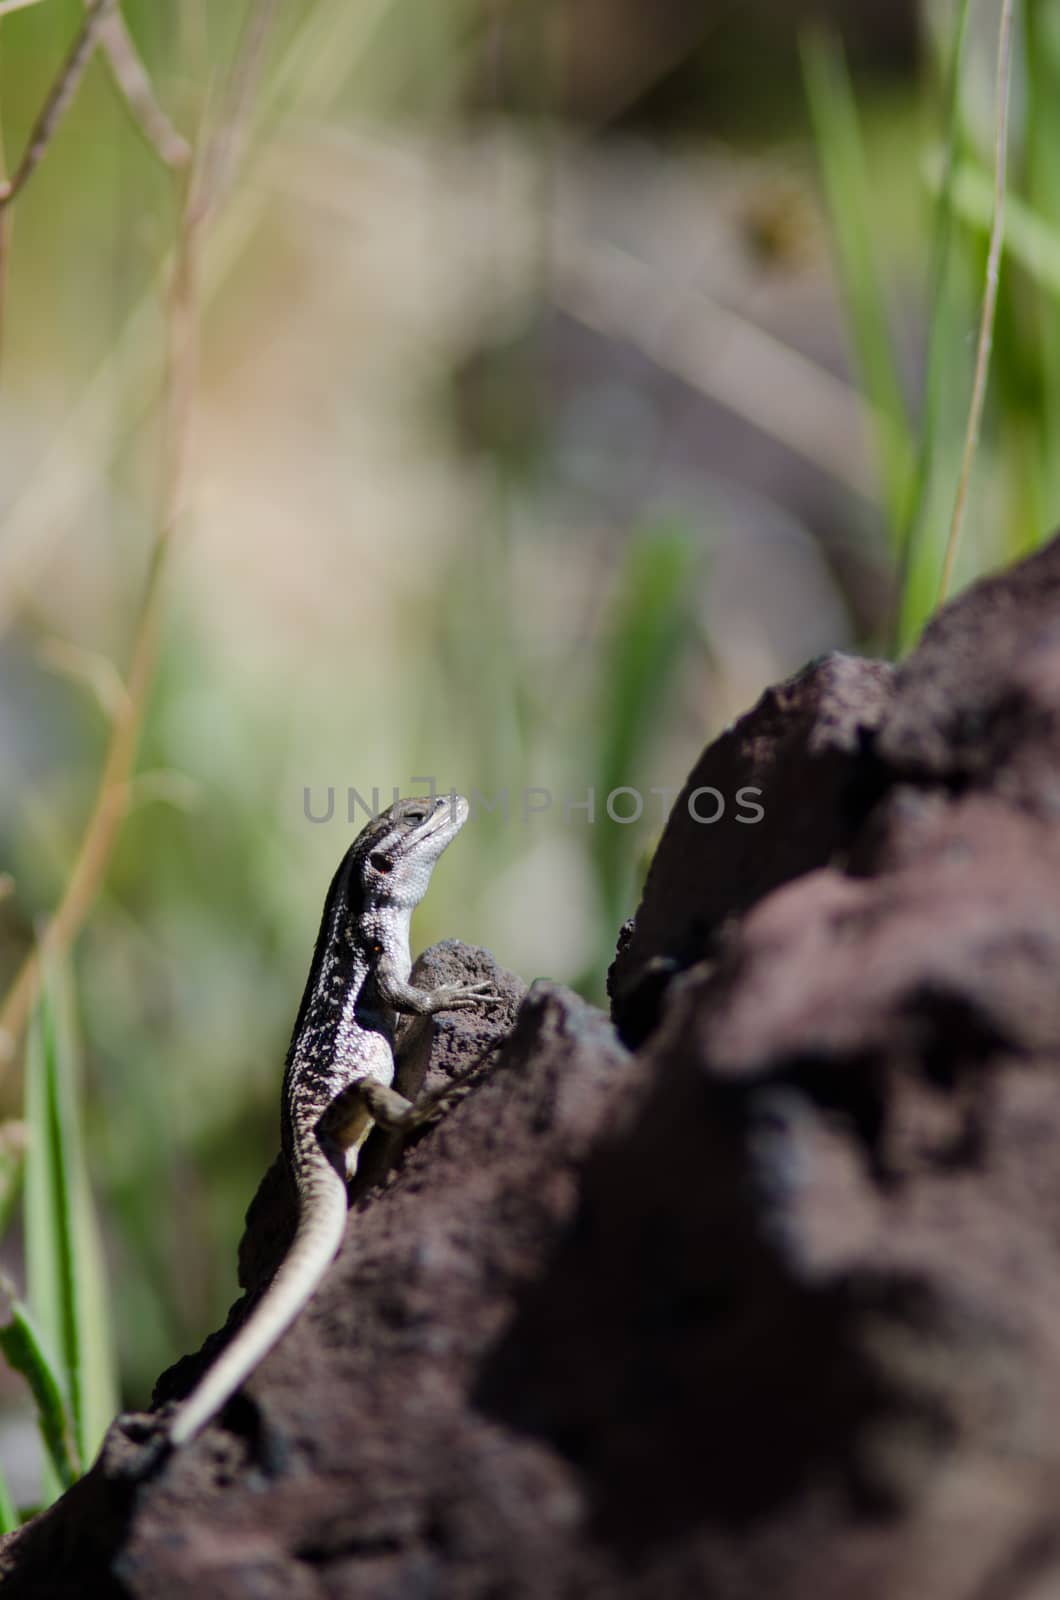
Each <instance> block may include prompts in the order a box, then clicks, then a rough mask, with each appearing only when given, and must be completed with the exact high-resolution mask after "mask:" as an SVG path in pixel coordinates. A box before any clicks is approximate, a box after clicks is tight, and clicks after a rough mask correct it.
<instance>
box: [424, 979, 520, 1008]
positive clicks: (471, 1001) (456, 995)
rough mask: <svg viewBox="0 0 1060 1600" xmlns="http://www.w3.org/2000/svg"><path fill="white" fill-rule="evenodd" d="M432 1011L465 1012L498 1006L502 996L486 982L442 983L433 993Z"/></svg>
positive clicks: (502, 1002) (502, 998)
mask: <svg viewBox="0 0 1060 1600" xmlns="http://www.w3.org/2000/svg"><path fill="white" fill-rule="evenodd" d="M431 999H432V1002H433V1004H432V1006H431V1009H432V1011H466V1010H467V1009H469V1007H471V1006H499V1005H503V1004H504V996H503V995H500V994H497V992H496V990H495V989H494V988H493V987H492V985H491V984H490V983H489V982H488V981H485V980H484V981H483V982H482V983H443V984H441V985H440V986H439V988H437V989H435V990H434V991H433V994H432V996H431Z"/></svg>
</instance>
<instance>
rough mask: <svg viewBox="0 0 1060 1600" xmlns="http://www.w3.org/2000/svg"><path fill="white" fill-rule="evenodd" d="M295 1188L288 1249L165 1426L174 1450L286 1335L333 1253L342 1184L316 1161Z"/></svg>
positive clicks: (342, 1215)
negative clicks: (294, 1223)
mask: <svg viewBox="0 0 1060 1600" xmlns="http://www.w3.org/2000/svg"><path fill="white" fill-rule="evenodd" d="M300 1187H301V1213H300V1216H299V1221H298V1227H297V1230H296V1232H295V1236H294V1239H293V1240H292V1242H291V1247H290V1249H289V1250H288V1252H287V1254H286V1255H285V1256H284V1258H283V1261H282V1262H281V1263H280V1266H279V1268H278V1269H277V1272H276V1276H275V1277H274V1278H273V1280H272V1282H271V1283H270V1284H269V1287H268V1288H267V1289H266V1291H265V1294H264V1295H263V1297H262V1298H261V1299H260V1300H259V1301H258V1303H257V1305H256V1306H255V1307H254V1310H253V1311H252V1312H251V1314H250V1316H249V1318H248V1319H247V1321H246V1322H245V1323H244V1324H243V1326H242V1327H241V1328H240V1329H239V1332H238V1333H237V1334H236V1335H235V1336H234V1337H233V1338H232V1339H231V1340H230V1341H229V1342H228V1344H227V1345H226V1346H225V1348H224V1349H223V1350H222V1351H221V1354H220V1355H219V1356H218V1358H217V1360H216V1361H215V1362H214V1363H213V1366H211V1367H209V1368H208V1369H207V1371H206V1372H205V1373H204V1374H203V1376H202V1378H201V1379H200V1380H199V1382H198V1384H197V1385H196V1387H195V1388H194V1389H193V1390H192V1391H191V1394H190V1395H188V1397H187V1399H186V1400H185V1401H183V1403H182V1404H181V1405H180V1406H179V1407H178V1409H177V1411H176V1413H175V1415H174V1417H173V1420H172V1422H171V1424H170V1427H169V1443H170V1444H171V1445H172V1446H174V1447H176V1446H177V1445H181V1444H186V1443H187V1441H188V1440H189V1439H193V1438H194V1437H195V1435H196V1434H197V1433H198V1432H199V1431H200V1429H202V1428H204V1427H205V1426H206V1424H207V1423H208V1422H209V1421H210V1419H211V1417H214V1416H216V1414H217V1412H218V1411H220V1409H221V1407H222V1406H223V1405H224V1404H225V1403H226V1401H228V1400H230V1399H231V1397H232V1395H233V1394H235V1392H236V1390H237V1389H238V1388H239V1387H240V1385H241V1384H243V1383H244V1382H245V1380H246V1379H247V1378H248V1377H249V1376H250V1374H251V1373H252V1372H253V1370H254V1368H255V1367H256V1366H257V1364H258V1362H259V1361H261V1360H262V1359H263V1358H264V1357H265V1356H266V1355H267V1354H268V1353H269V1351H270V1350H271V1349H272V1347H273V1345H274V1344H275V1343H276V1342H277V1340H278V1339H279V1338H280V1337H281V1335H282V1334H284V1333H286V1331H287V1329H288V1328H289V1327H290V1326H291V1323H292V1322H293V1321H294V1319H295V1318H296V1317H297V1315H298V1313H299V1312H300V1311H301V1309H302V1307H303V1306H304V1305H305V1303H306V1301H307V1300H308V1299H309V1298H310V1296H311V1295H312V1293H313V1291H314V1290H315V1289H316V1287H317V1284H318V1283H319V1282H320V1280H321V1278H323V1276H324V1274H325V1272H326V1271H327V1269H328V1267H329V1266H330V1265H331V1263H332V1261H333V1260H334V1258H335V1256H336V1255H337V1254H338V1250H339V1246H340V1245H341V1243H342V1237H343V1234H344V1232H345V1230H346V1184H345V1182H344V1181H343V1179H342V1178H341V1177H340V1176H339V1174H338V1173H337V1172H336V1171H335V1169H334V1167H332V1166H331V1165H330V1164H329V1163H327V1162H326V1161H324V1160H323V1159H321V1160H319V1161H315V1162H314V1163H313V1166H312V1169H311V1171H310V1172H309V1173H307V1174H306V1177H305V1179H304V1181H303V1183H302V1185H301V1186H300Z"/></svg>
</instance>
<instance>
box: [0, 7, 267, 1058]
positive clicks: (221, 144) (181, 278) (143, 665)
mask: <svg viewBox="0 0 1060 1600" xmlns="http://www.w3.org/2000/svg"><path fill="white" fill-rule="evenodd" d="M104 3H106V0H104ZM275 7H276V0H260V3H259V6H258V8H257V13H258V15H257V18H256V19H255V20H254V21H252V22H251V23H250V24H249V25H248V27H247V29H246V31H245V33H244V41H243V45H242V47H241V50H240V59H238V60H237V62H236V65H235V69H234V72H233V77H232V83H233V86H234V92H233V96H232V99H231V101H230V106H229V116H227V117H226V118H224V119H223V121H222V124H221V126H220V128H219V129H218V131H217V133H216V135H215V137H214V138H213V139H212V140H211V141H210V144H209V147H208V149H207V150H206V151H205V153H204V154H203V157H202V159H201V161H200V160H193V163H192V166H191V169H190V171H189V173H188V175H187V178H186V180H185V184H184V204H183V208H182V214H181V221H180V226H179V229H178V234H177V245H176V250H175V254H174V263H173V278H172V289H171V295H170V306H169V350H168V364H167V381H166V389H165V401H164V406H165V415H164V424H163V433H162V439H163V462H162V479H161V488H160V494H159V511H158V518H157V522H156V528H155V537H154V541H153V544H152V548H151V555H150V560H149V564H148V571H147V580H146V583H145V586H144V593H143V599H142V601H141V605H140V612H139V618H138V621H137V626H136V633H135V638H134V642H133V648H132V658H131V661H130V665H129V671H128V675H127V677H126V681H125V691H126V692H125V696H124V698H123V699H122V700H121V702H120V704H119V706H118V708H117V712H116V715H115V717H114V720H113V722H112V724H111V733H110V740H109V743H108V746H107V752H106V756H105V758H104V762H103V771H102V773H101V775H100V780H99V785H98V788H97V790H96V798H95V802H94V804H93V807H92V811H91V813H90V816H89V819H88V823H87V824H86V827H85V832H84V834H83V836H82V840H81V847H80V849H79V851H78V854H77V859H76V861H75V862H74V867H73V871H72V872H71V874H70V877H69V879H68V881H67V884H66V888H65V890H64V892H63V896H62V899H61V900H60V902H59V905H58V907H57V908H56V910H55V912H54V913H53V915H52V917H51V919H50V920H49V922H48V923H47V925H46V926H45V928H44V930H43V932H42V933H41V935H40V938H39V939H38V941H37V946H36V948H35V949H33V950H31V951H30V952H29V953H28V954H27V956H26V958H25V960H24V961H23V963H22V966H21V967H20V969H19V971H18V974H17V976H16V977H15V981H14V983H13V984H12V986H11V988H10V989H9V991H8V993H7V996H6V998H5V999H4V1002H3V1004H2V1006H0V1070H2V1069H3V1067H4V1065H5V1064H6V1063H7V1062H8V1061H10V1060H11V1058H12V1057H13V1056H14V1054H15V1051H16V1049H17V1047H18V1042H19V1040H20V1039H21V1037H22V1034H23V1032H24V1031H25V1027H26V1024H27V1022H28V1021H29V1017H30V1013H31V1012H32V1010H33V1005H34V1002H35V1001H36V998H37V995H38V993H39V991H40V984H41V979H42V975H43V972H44V970H45V968H46V966H47V965H48V964H49V963H50V962H51V961H52V960H53V959H55V958H56V957H59V956H62V955H64V954H65V953H66V951H67V950H68V949H69V948H70V946H71V944H72V943H73V941H74V939H75V938H76V936H77V934H78V932H79V931H80V929H81V927H82V925H83V923H84V921H85V918H86V917H87V915H88V912H89V910H90V909H91V906H92V903H93V901H94V899H95V897H96V895H97V893H98V891H99V888H100V886H101V884H102V882H103V878H104V876H105V874H106V870H107V867H108V865H109V863H110V859H111V856H112V854H113V851H114V845H115V843H116V841H117V837H118V834H119V832H120V830H121V826H122V823H123V822H124V820H125V817H126V815H127V813H128V810H129V806H130V800H131V790H132V773H133V764H134V762H135V759H136V750H137V746H138V744H139V739H140V731H141V729H142V727H143V722H144V716H145V714H146V709H147V699H148V695H149V692H150V688H151V683H152V679H153V677H154V668H155V661H156V659H157V655H158V635H159V624H160V617H161V595H162V578H163V575H164V572H165V567H166V558H167V556H168V553H169V548H170V545H171V543H172V539H173V533H174V529H175V528H176V526H177V524H178V522H179V520H180V516H181V513H182V510H183V501H184V486H185V481H186V474H187V455H188V444H189V440H190V436H191V417H192V409H193V400H194V392H195V380H196V373H197V369H198V322H199V318H198V276H199V274H198V263H199V250H200V238H201V235H202V232H203V228H204V224H205V223H206V221H207V218H208V217H209V215H210V214H211V213H212V211H213V208H214V205H215V202H216V200H217V198H218V196H219V194H220V192H221V190H222V189H223V188H224V184H223V183H220V184H219V183H218V175H219V174H220V173H221V172H222V171H223V172H226V173H227V172H228V171H230V170H231V168H230V165H229V162H230V155H231V151H232V144H231V140H232V136H233V127H234V129H235V132H236V133H238V132H239V130H240V129H241V126H242V123H243V120H244V119H245V117H246V115H247V110H248V103H249V99H250V96H251V94H252V91H253V86H254V85H255V84H256V82H257V77H258V72H259V69H260V64H261V61H262V51H263V45H264V39H265V30H266V29H267V26H268V23H269V22H270V21H271V19H272V16H273V15H274V12H275ZM93 15H94V16H96V15H98V11H97V12H95V13H93ZM262 19H264V20H263V21H262Z"/></svg>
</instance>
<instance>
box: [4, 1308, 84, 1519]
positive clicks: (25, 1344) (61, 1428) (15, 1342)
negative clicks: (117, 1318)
mask: <svg viewBox="0 0 1060 1600" xmlns="http://www.w3.org/2000/svg"><path fill="white" fill-rule="evenodd" d="M5 1287H6V1286H5ZM7 1292H8V1293H10V1291H9V1290H8V1291H7ZM0 1351H2V1352H3V1354H4V1356H5V1358H6V1360H7V1363H8V1365H9V1366H10V1367H12V1368H13V1370H14V1371H15V1372H18V1373H20V1374H21V1375H22V1377H24V1378H25V1380H26V1382H27V1383H28V1384H29V1388H30V1392H31V1394H32V1395H33V1399H34V1401H35V1402H36V1406H37V1422H38V1424H39V1426H40V1431H41V1438H42V1439H43V1441H44V1448H45V1450H46V1451H47V1454H48V1460H49V1462H50V1464H51V1469H52V1472H53V1473H54V1475H55V1478H56V1480H57V1482H58V1484H59V1486H60V1488H62V1489H68V1488H69V1487H70V1485H71V1484H72V1483H74V1482H75V1481H76V1479H77V1477H78V1473H79V1463H78V1457H77V1448H76V1445H75V1443H74V1433H73V1422H72V1418H71V1415H70V1411H69V1407H68V1405H67V1402H66V1397H65V1395H64V1393H63V1385H62V1382H61V1380H60V1377H59V1374H58V1372H57V1371H56V1369H55V1366H54V1364H53V1362H52V1360H51V1358H50V1357H49V1356H48V1354H47V1353H46V1350H45V1346H44V1342H43V1340H42V1338H41V1335H40V1333H39V1332H38V1330H37V1328H36V1326H35V1325H34V1323H33V1320H32V1318H31V1317H30V1314H29V1312H28V1311H27V1309H26V1307H25V1306H24V1305H23V1304H22V1302H21V1301H20V1300H18V1299H17V1298H16V1297H15V1296H13V1295H12V1296H11V1305H10V1313H9V1318H8V1320H7V1321H6V1322H5V1323H3V1324H2V1325H0ZM8 1505H9V1508H10V1509H11V1510H12V1511H13V1508H12V1507H10V1499H9V1501H8ZM17 1525H18V1520H17V1517H16V1520H15V1526H17Z"/></svg>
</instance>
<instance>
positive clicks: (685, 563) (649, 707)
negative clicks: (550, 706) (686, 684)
mask: <svg viewBox="0 0 1060 1600" xmlns="http://www.w3.org/2000/svg"><path fill="white" fill-rule="evenodd" d="M695 556H696V550H695V545H694V544H693V542H692V540H691V539H690V538H689V537H688V536H687V535H686V534H685V533H684V532H682V531H680V530H678V529H674V528H666V527H655V528H649V529H646V530H644V531H642V532H641V533H639V534H636V535H635V536H634V537H633V539H632V540H631V541H630V543H629V545H628V546H627V549H626V554H625V559H624V562H623V565H622V569H621V571H620V573H619V575H618V578H617V581H616V585H615V590H614V594H613V598H612V602H611V620H610V626H609V628H608V630H607V635H608V636H607V643H606V646H605V649H604V653H603V658H602V663H601V676H600V681H601V685H602V688H601V693H600V695H599V699H598V703H597V710H596V726H597V729H598V744H597V760H596V806H597V812H598V813H599V812H601V811H603V810H604V807H605V804H606V801H607V797H608V795H610V794H611V792H612V791H613V790H614V789H617V788H619V787H621V786H623V785H636V784H637V781H638V778H639V777H640V776H641V768H642V766H643V762H644V754H645V750H646V747H647V743H648V740H649V738H650V737H651V735H652V733H653V730H654V729H655V727H656V724H657V720H658V713H659V707H660V706H662V705H665V704H667V700H668V697H669V693H670V688H671V684H672V681H673V675H674V671H675V669H676V667H677V665H678V662H679V660H680V657H681V655H682V653H683V651H684V649H685V647H686V645H687V644H688V641H689V639H690V638H691V634H692V625H693V619H694V607H693V604H692V594H693V587H692V574H693V565H694V561H695ZM644 799H645V803H646V804H648V803H650V802H649V797H648V796H647V795H645V796H644ZM617 804H619V803H618V802H616V805H617ZM592 841H593V859H594V866H595V870H596V877H597V886H598V890H599V893H600V900H601V906H602V909H603V913H604V916H605V919H606V920H605V925H604V929H603V937H604V940H605V941H606V943H607V951H608V957H609V958H610V954H611V952H612V950H613V948H614V940H615V935H616V933H617V931H618V924H619V922H620V921H621V920H622V918H623V917H624V916H625V915H627V914H628V911H629V906H628V903H627V902H628V897H629V889H630V867H629V844H628V837H627V829H626V828H625V827H623V826H621V825H620V824H618V823H614V822H612V821H611V820H610V818H609V817H608V816H607V815H606V812H605V813H604V814H603V815H599V814H598V815H597V817H596V822H595V826H594V827H593V829H592Z"/></svg>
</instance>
